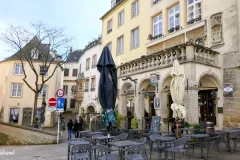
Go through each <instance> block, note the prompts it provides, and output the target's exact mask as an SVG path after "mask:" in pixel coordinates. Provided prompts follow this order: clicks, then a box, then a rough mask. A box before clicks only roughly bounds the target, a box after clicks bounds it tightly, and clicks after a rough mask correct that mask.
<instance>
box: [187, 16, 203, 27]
mask: <svg viewBox="0 0 240 160" xmlns="http://www.w3.org/2000/svg"><path fill="white" fill-rule="evenodd" d="M201 20H202V17H201V16H199V17H197V18H195V19H191V20H190V21H188V22H187V24H188V25H191V24H193V23H196V22H199V21H201Z"/></svg>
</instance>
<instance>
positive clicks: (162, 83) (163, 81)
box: [158, 71, 171, 91]
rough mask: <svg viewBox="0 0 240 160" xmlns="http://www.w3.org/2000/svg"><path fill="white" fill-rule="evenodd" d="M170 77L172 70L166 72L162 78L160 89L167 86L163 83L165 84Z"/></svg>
mask: <svg viewBox="0 0 240 160" xmlns="http://www.w3.org/2000/svg"><path fill="white" fill-rule="evenodd" d="M169 77H171V72H170V71H169V72H168V73H166V74H165V75H164V76H163V77H162V78H161V79H160V82H159V88H158V89H159V90H160V91H161V90H162V89H163V88H164V87H165V86H163V85H164V83H165V81H166V80H167V79H168V78H169Z"/></svg>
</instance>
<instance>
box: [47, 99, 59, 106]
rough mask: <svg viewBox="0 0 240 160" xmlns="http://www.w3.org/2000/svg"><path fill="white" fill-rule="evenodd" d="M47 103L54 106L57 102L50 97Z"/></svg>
mask: <svg viewBox="0 0 240 160" xmlns="http://www.w3.org/2000/svg"><path fill="white" fill-rule="evenodd" d="M48 104H49V106H51V107H55V106H56V104H57V100H56V98H50V99H49V100H48Z"/></svg>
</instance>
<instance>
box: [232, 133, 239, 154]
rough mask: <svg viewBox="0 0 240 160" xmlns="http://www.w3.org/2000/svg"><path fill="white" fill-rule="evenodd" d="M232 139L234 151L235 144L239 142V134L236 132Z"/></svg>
mask: <svg viewBox="0 0 240 160" xmlns="http://www.w3.org/2000/svg"><path fill="white" fill-rule="evenodd" d="M232 141H233V143H234V152H235V151H236V148H237V144H238V143H240V134H239V133H238V134H236V135H235V136H234V137H233V138H232Z"/></svg>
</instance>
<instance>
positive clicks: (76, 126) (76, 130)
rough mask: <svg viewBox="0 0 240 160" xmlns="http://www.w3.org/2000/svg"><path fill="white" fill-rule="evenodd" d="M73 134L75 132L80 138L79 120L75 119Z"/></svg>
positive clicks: (76, 136)
mask: <svg viewBox="0 0 240 160" xmlns="http://www.w3.org/2000/svg"><path fill="white" fill-rule="evenodd" d="M73 134H75V138H78V122H77V120H75V122H74V124H73Z"/></svg>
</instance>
